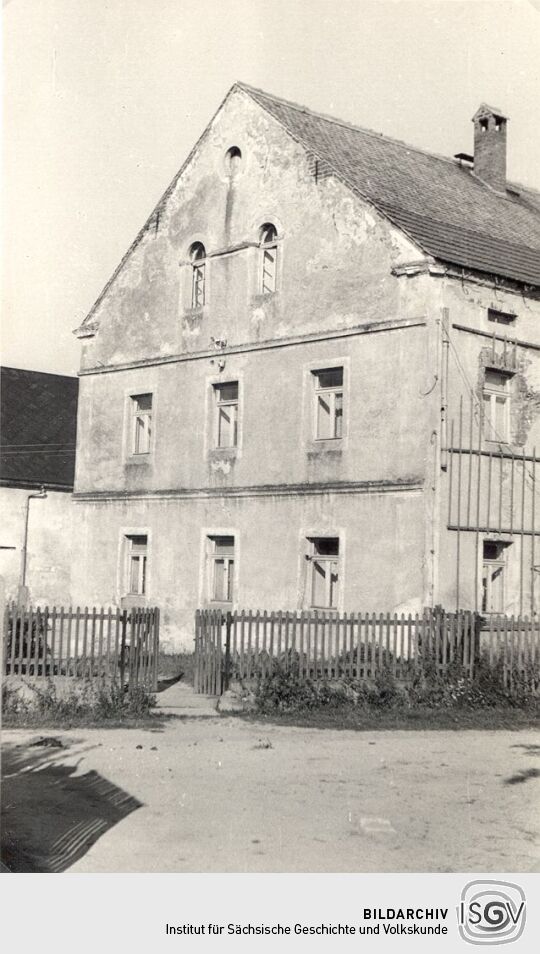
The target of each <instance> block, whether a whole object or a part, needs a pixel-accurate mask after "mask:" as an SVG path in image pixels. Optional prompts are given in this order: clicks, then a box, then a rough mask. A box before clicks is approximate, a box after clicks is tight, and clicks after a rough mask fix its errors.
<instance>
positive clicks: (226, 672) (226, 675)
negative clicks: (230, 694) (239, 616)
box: [223, 612, 232, 692]
mask: <svg viewBox="0 0 540 954" xmlns="http://www.w3.org/2000/svg"><path fill="white" fill-rule="evenodd" d="M231 628H232V613H230V612H229V613H227V616H226V617H225V660H224V663H223V692H227V689H228V688H229V681H230V663H231Z"/></svg>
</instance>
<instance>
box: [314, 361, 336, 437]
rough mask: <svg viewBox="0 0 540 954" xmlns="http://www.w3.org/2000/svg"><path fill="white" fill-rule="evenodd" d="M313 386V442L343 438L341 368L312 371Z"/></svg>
mask: <svg viewBox="0 0 540 954" xmlns="http://www.w3.org/2000/svg"><path fill="white" fill-rule="evenodd" d="M312 374H313V380H314V384H315V440H318V441H325V440H326V441H327V440H336V439H339V438H341V437H343V368H323V369H322V370H320V371H313V372H312Z"/></svg>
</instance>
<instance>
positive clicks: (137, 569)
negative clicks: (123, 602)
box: [126, 534, 148, 596]
mask: <svg viewBox="0 0 540 954" xmlns="http://www.w3.org/2000/svg"><path fill="white" fill-rule="evenodd" d="M147 562H148V537H147V536H146V535H144V534H134V535H129V536H127V537H126V592H127V593H128V594H129V595H130V596H145V595H146V571H147Z"/></svg>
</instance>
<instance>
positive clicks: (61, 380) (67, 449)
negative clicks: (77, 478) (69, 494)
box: [0, 368, 79, 490]
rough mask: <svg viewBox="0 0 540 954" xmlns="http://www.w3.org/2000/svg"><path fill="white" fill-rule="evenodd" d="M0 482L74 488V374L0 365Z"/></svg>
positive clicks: (12, 484)
mask: <svg viewBox="0 0 540 954" xmlns="http://www.w3.org/2000/svg"><path fill="white" fill-rule="evenodd" d="M0 389H1V408H0V411H1V414H0V455H1V469H0V484H1V485H3V486H11V487H39V486H41V485H42V484H43V485H44V486H45V487H49V488H51V489H54V488H57V489H59V490H60V489H65V490H70V489H72V488H73V478H74V472H75V440H76V435H77V396H78V392H79V381H78V379H77V378H71V377H66V376H65V375H61V374H44V373H42V372H40V371H25V370H21V369H19V368H1V369H0Z"/></svg>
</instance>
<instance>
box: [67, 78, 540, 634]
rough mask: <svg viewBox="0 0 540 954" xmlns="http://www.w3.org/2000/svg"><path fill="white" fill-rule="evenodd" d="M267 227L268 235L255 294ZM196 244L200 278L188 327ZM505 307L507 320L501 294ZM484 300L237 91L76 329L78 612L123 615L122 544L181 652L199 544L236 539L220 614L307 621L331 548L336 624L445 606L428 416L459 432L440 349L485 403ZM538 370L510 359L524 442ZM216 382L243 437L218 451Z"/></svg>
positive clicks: (440, 486) (487, 297)
mask: <svg viewBox="0 0 540 954" xmlns="http://www.w3.org/2000/svg"><path fill="white" fill-rule="evenodd" d="M231 147H234V148H235V149H237V150H239V151H240V152H241V159H240V161H239V163H237V164H236V165H235V166H234V169H233V171H231V169H230V168H229V166H228V164H227V151H228V150H229V149H231ZM264 223H272V224H273V225H274V226H275V229H276V230H277V273H276V276H275V291H274V292H270V293H267V294H262V285H261V268H262V249H261V247H260V229H261V226H262V225H263V224H264ZM196 242H200V243H202V244H203V245H204V248H205V251H206V259H205V276H204V282H205V288H204V304H203V305H199V306H197V307H194V302H193V265H192V262H191V261H190V249H191V248H192V246H193V243H196ZM500 294H501V295H502V297H503V298H504V296H505V295H506V296H508V300H509V302H510V305H509V306H508V307H509V308H510V307H511V308H512V310H517V304H516V305H515V308H514V304H515V299H516V294H515V292H513V291H507V292H503V293H500ZM493 295H494V292H493V287H492V285H490V283H489V282H483V283H476V282H472V283H471V284H470V285H469V284H468V283H467V282H465V283H464V282H463V281H462V280H461V281H459V280H457V279H456V278H452V277H449V275H448V273H447V270H445V269H444V268H441V267H438V266H435V265H434V263H433V260H432V259H430V258H429V257H428V256H427V255H425V254H424V253H423V252H422V250H421V249H420V248H419V247H418V246H417V245H416V244H415V243H414V242H413V241H412V240H411V239H409V238H408V237H407V236H406V235H405V234H404V232H402V231H400V230H399V229H397V228H395V227H394V226H393V225H392V224H391V223H390V221H389V220H388V219H387V218H386V217H384V216H383V215H381V214H380V213H379V212H378V211H376V209H375V208H374V207H373V206H372V205H371V204H369V203H368V202H366V201H364V200H362V199H361V198H359V197H358V196H357V195H355V194H354V193H353V192H352V191H351V190H350V189H348V188H347V187H346V185H345V184H344V183H343V182H342V181H340V178H339V176H337V175H334V174H332V175H330V174H328V170H325V168H324V166H320V165H319V164H318V163H317V162H316V161H315V160H314V157H313V156H312V155H310V153H309V151H308V150H306V149H305V148H304V146H302V145H300V144H299V143H298V142H296V141H295V140H294V138H292V137H291V136H290V135H289V134H287V133H286V132H285V131H284V129H283V128H282V127H281V126H280V124H279V123H278V122H277V121H276V120H275V119H274V118H272V117H271V116H269V115H268V114H267V113H265V112H264V110H262V109H261V108H260V107H259V106H258V105H257V104H256V103H255V102H253V100H252V99H251V98H250V97H249V96H248V95H247V94H246V93H245V92H244V91H243V90H242V89H239V88H237V89H235V90H234V91H233V92H232V93H231V94H230V95H229V97H228V98H227V99H226V101H225V103H224V104H223V106H222V107H221V109H220V110H219V112H218V114H217V115H216V117H215V118H214V120H213V122H212V123H211V124H210V126H209V128H208V130H207V132H206V133H205V135H204V136H203V138H202V140H201V141H200V142H199V144H198V146H197V147H196V149H195V150H194V152H193V154H192V155H191V156H190V158H189V160H188V162H187V163H186V165H185V167H184V168H183V170H181V173H180V174H179V177H178V178H177V179H176V180H175V182H174V183H173V185H172V186H171V188H170V189H169V191H168V193H167V194H166V196H165V197H164V199H163V201H162V202H161V203H160V206H159V207H158V209H157V210H156V212H155V213H154V215H153V217H152V218H151V220H150V221H149V223H148V224H147V226H146V228H145V229H144V230H143V232H142V233H141V235H140V236H139V238H138V240H137V242H136V243H135V244H134V246H133V247H132V249H131V250H130V252H129V253H128V255H127V256H126V258H125V259H124V262H123V264H122V265H121V266H120V268H119V270H118V271H117V273H116V275H115V276H114V277H113V279H112V281H111V282H110V283H109V286H108V287H107V289H106V290H105V293H104V295H103V296H102V298H101V299H100V300H99V301H98V303H97V306H96V307H95V309H94V310H93V312H92V313H91V315H90V316H89V319H88V320H87V322H86V323H85V324H84V325H83V326H82V328H81V330H80V335H81V341H82V352H83V353H82V362H81V377H80V392H79V420H78V444H77V465H76V480H75V496H74V501H75V520H76V526H77V531H76V534H75V552H74V561H73V567H74V578H73V596H74V599H75V601H76V602H80V603H82V604H94V603H118V602H120V601H122V600H123V599H126V598H127V596H128V590H129V580H128V577H127V575H126V574H128V575H129V570H127V569H126V540H127V541H130V540H131V541H133V540H138V541H140V540H143V539H144V540H145V547H146V553H145V559H146V564H145V580H144V599H145V600H147V601H148V602H149V603H152V604H158V605H159V606H160V607H161V608H162V620H163V635H164V638H165V640H168V641H169V642H170V644H171V645H177V646H178V645H181V644H183V645H185V646H189V645H190V644H191V640H192V638H193V614H194V610H195V608H196V607H197V606H204V605H215V602H213V600H212V597H213V595H215V594H213V592H212V583H211V579H210V576H211V572H212V570H211V564H212V559H211V556H210V555H209V549H208V546H209V544H208V541H209V540H210V541H212V540H215V539H216V538H227V539H228V540H229V541H230V539H231V538H233V539H234V566H233V567H232V568H231V583H230V586H231V595H232V600H231V603H227V601H225V603H226V605H234V606H237V607H242V608H252V609H268V610H276V609H283V610H285V609H297V608H307V607H309V606H310V605H311V603H312V597H313V594H312V580H311V574H312V572H313V571H312V559H311V556H310V552H309V547H310V546H311V545H312V542H313V540H315V539H318V538H331V539H332V540H339V583H338V584H337V585H336V591H335V594H334V607H333V608H336V609H340V610H345V611H357V610H362V611H372V612H374V611H378V612H381V611H384V612H387V611H390V612H394V611H397V612H402V611H404V612H409V611H417V610H418V609H420V608H421V607H422V606H424V605H426V604H432V603H434V602H440V601H445V600H451V599H452V598H454V596H455V582H454V583H452V572H451V566H452V565H453V564H452V560H453V556H452V547H453V546H454V543H453V538H452V534H451V531H449V530H448V528H447V524H448V521H447V520H446V510H447V503H446V502H445V501H446V496H447V494H448V487H447V482H448V470H444V466H445V462H444V460H442V459H441V457H442V455H441V448H442V447H443V444H444V422H443V421H442V418H441V406H442V405H443V404H444V405H445V416H446V418H447V419H449V418H450V417H451V416H452V415H453V414H454V415H455V413H457V411H456V408H457V407H458V404H459V396H460V394H461V393H462V383H463V382H460V378H459V375H458V371H457V366H456V365H455V362H454V361H452V362H449V363H447V362H446V354H447V351H448V346H447V344H446V340H447V337H448V336H450V338H451V341H452V348H454V347H455V348H456V349H457V350H458V351H459V353H460V354H461V355H462V360H463V363H464V366H465V367H466V373H467V375H468V376H469V377H470V379H471V380H472V381H473V382H477V386H478V387H479V388H480V391H481V388H482V384H481V383H478V382H479V380H480V379H479V375H480V368H481V354H480V352H481V350H482V348H483V347H484V348H485V347H487V345H489V339H487V338H483V337H482V336H481V335H478V334H476V333H475V332H477V331H481V330H484V331H486V332H490V331H491V330H492V328H491V327H488V326H487V324H486V322H487V318H486V317H485V315H486V314H487V312H486V309H487V308H488V307H490V306H492V304H493V301H492V299H493ZM497 300H499V298H497ZM505 301H506V298H505ZM500 307H502V306H500ZM505 307H506V305H505ZM445 309H447V311H445ZM527 309H528V310H527V313H526V316H525V317H524V318H523V325H522V326H523V329H524V330H523V334H524V336H526V337H527V338H530V339H531V340H536V341H538V334H537V332H536V323H535V315H536V318H537V317H538V310H539V309H538V303H537V302H534V301H530V302H528V304H527ZM522 313H523V309H522V307H521V304H520V307H519V314H520V328H521V315H522ZM453 324H459V325H463V326H470V330H469V331H462V330H458V329H457V328H454V327H453ZM535 335H536V337H535ZM486 343H487V344H486ZM452 353H453V352H452ZM520 354H521V352H520ZM536 360H537V359H536V352H533V351H530V350H527V351H524V352H523V357H520V361H522V364H523V377H524V381H525V380H526V381H527V384H526V385H525V384H523V386H521V385H520V387H523V389H524V390H523V394H525V391H526V393H527V395H529V396H528V397H527V399H526V400H527V402H528V407H529V411H528V412H527V413H528V414H529V416H527V414H525V413H524V415H523V420H522V423H521V425H520V427H521V430H520V431H519V435H522V436H523V439H525V437H526V439H527V441H529V440H531V439H532V438H533V432H534V431H535V428H536V427H537V422H536V414H537V405H536V404H535V399H534V398H531V397H530V394H531V393H533V392H534V389H535V388H536V387H537V386H538V385H537V384H536V377H535V375H536V374H537V372H536V370H535V369H536ZM321 369H342V385H341V390H342V394H343V398H342V401H343V411H342V418H341V425H340V428H341V430H340V436H339V437H337V438H336V437H332V438H329V439H324V440H321V439H317V422H316V395H315V393H314V388H315V386H316V382H317V380H318V378H317V374H316V372H317V371H318V370H321ZM533 369H534V370H533ZM227 382H231V383H232V382H234V383H235V384H236V385H237V388H238V423H237V436H236V440H235V446H234V447H226V448H223V447H222V448H220V447H217V446H216V443H218V442H217V441H216V393H217V391H218V389H219V385H220V384H223V383H227ZM516 382H517V379H516ZM515 386H516V387H517V383H516V385H515ZM521 393H522V392H521V391H520V394H521ZM148 394H151V395H152V398H151V405H152V410H151V417H152V435H151V440H150V443H149V448H148V453H144V454H133V453H132V451H133V444H132V441H133V437H132V420H133V413H132V412H133V402H134V399H135V398H136V397H137V395H139V396H140V395H148ZM516 434H517V431H516ZM442 468H443V469H442ZM475 552H476V551H475ZM462 572H463V569H462ZM468 575H469V576H470V572H469V574H468Z"/></svg>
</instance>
